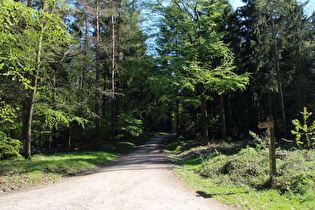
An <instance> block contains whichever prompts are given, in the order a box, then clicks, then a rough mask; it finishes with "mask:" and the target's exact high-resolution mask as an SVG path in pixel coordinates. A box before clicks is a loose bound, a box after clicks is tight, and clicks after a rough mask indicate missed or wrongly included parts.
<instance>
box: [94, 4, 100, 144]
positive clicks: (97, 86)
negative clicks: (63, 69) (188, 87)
mask: <svg viewBox="0 0 315 210" xmlns="http://www.w3.org/2000/svg"><path fill="white" fill-rule="evenodd" d="M95 17H96V28H95V32H96V43H95V56H96V63H95V114H96V115H97V116H96V118H95V145H94V147H95V149H97V148H98V147H99V145H100V84H99V83H100V51H99V40H100V26H99V1H96V15H95Z"/></svg>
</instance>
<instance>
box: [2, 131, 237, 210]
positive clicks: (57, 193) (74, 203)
mask: <svg viewBox="0 0 315 210" xmlns="http://www.w3.org/2000/svg"><path fill="white" fill-rule="evenodd" d="M162 138H163V136H161V137H156V138H153V139H151V140H150V141H149V142H148V143H147V144H146V145H143V146H142V147H141V148H139V149H137V150H136V151H135V152H133V153H131V154H129V155H127V156H125V157H124V158H122V159H121V160H119V161H118V162H117V163H115V164H114V165H112V166H110V167H104V168H102V169H100V170H99V171H97V172H96V173H93V174H90V175H84V176H79V177H72V178H69V179H66V180H65V181H62V182H59V183H57V184H54V185H50V186H45V187H42V188H37V189H32V190H26V191H21V192H16V193H9V194H3V195H0V209H1V210H4V209H10V210H12V209H23V210H24V209H32V210H33V209H43V210H46V209H58V210H59V209H117V210H123V209H128V210H129V209H130V210H134V209H150V210H151V209H163V210H164V209H181V210H185V209H188V210H193V209H232V208H231V207H229V206H227V205H224V204H221V203H219V202H218V201H216V200H214V199H205V198H203V197H198V194H197V193H195V192H194V191H192V190H188V189H187V188H186V187H185V186H184V185H183V183H181V182H180V181H179V180H178V179H177V178H176V177H174V175H173V174H172V171H171V170H169V167H170V166H169V165H168V164H167V163H166V162H165V160H164V155H163V153H162V152H161V151H160V149H159V143H160V140H161V139H162Z"/></svg>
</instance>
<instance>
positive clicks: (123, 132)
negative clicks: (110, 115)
mask: <svg viewBox="0 0 315 210" xmlns="http://www.w3.org/2000/svg"><path fill="white" fill-rule="evenodd" d="M142 124H143V123H142V121H141V120H139V119H136V118H135V117H134V116H133V113H132V112H127V113H121V114H120V115H119V116H118V121H117V130H118V135H117V138H118V139H123V138H127V137H130V136H139V135H140V134H142V133H143V129H142Z"/></svg>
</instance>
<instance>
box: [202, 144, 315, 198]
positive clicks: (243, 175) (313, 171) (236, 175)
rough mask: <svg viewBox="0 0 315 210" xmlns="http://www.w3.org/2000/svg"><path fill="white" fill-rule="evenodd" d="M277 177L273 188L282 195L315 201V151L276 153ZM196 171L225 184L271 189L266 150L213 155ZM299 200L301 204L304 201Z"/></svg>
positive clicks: (243, 150) (248, 148) (254, 149)
mask: <svg viewBox="0 0 315 210" xmlns="http://www.w3.org/2000/svg"><path fill="white" fill-rule="evenodd" d="M277 156H278V158H277V176H276V177H275V179H274V180H273V182H272V185H271V188H274V189H277V190H278V192H279V194H286V195H287V196H289V197H290V196H295V197H296V196H300V197H301V199H302V200H308V201H309V200H315V150H295V151H287V150H279V149H278V150H277ZM196 171H197V172H198V173H199V174H201V175H203V176H205V177H211V178H213V179H216V180H222V184H227V183H230V184H233V185H238V186H249V187H251V188H255V189H264V188H266V187H270V185H269V184H270V183H269V182H268V180H269V162H268V149H267V148H261V147H258V148H253V147H246V148H245V149H242V150H241V151H240V152H239V153H237V154H234V155H219V156H217V155H215V154H212V155H210V156H209V157H208V158H207V159H206V160H205V161H203V163H202V164H200V166H199V168H198V169H196ZM301 199H300V200H301Z"/></svg>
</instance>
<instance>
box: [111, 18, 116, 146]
mask: <svg viewBox="0 0 315 210" xmlns="http://www.w3.org/2000/svg"><path fill="white" fill-rule="evenodd" d="M111 28H112V61H111V67H112V68H111V140H112V141H115V139H116V125H115V124H116V111H115V66H116V63H115V48H116V43H115V18H114V15H112V16H111Z"/></svg>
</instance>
